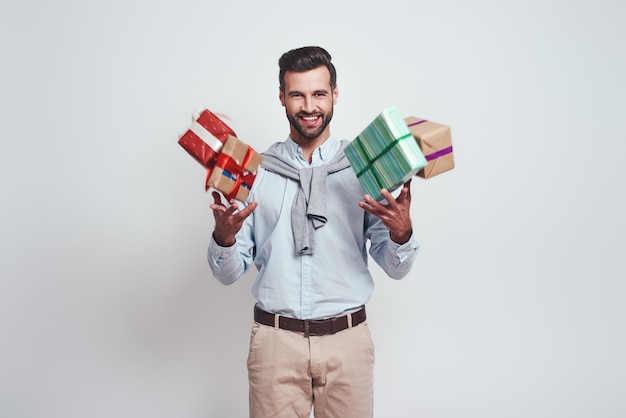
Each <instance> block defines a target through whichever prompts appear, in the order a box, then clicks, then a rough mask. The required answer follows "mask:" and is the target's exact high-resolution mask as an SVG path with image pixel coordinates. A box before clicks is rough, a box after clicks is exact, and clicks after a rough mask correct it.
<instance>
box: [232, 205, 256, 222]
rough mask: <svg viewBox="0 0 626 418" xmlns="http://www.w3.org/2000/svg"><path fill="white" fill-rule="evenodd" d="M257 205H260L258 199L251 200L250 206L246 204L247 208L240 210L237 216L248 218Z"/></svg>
mask: <svg viewBox="0 0 626 418" xmlns="http://www.w3.org/2000/svg"><path fill="white" fill-rule="evenodd" d="M257 206H258V202H256V201H253V202H250V204H249V205H248V206H246V207H245V208H243V209H241V210H240V211H239V213H238V214H237V216H238V217H239V218H241V219H242V220H243V219H245V218H247V217H248V216H250V214H251V213H252V212H253V211H254V210H255V209H256V207H257Z"/></svg>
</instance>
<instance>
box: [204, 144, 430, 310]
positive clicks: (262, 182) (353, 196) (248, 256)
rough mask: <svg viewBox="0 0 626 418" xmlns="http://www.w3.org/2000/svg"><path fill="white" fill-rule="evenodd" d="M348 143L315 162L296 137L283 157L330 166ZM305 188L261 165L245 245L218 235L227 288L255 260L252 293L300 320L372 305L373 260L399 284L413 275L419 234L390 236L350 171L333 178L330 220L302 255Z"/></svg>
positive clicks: (215, 254)
mask: <svg viewBox="0 0 626 418" xmlns="http://www.w3.org/2000/svg"><path fill="white" fill-rule="evenodd" d="M340 148H341V143H340V142H339V141H338V140H337V139H335V138H334V137H333V136H332V135H331V136H330V138H329V139H328V140H327V141H326V142H325V143H324V144H322V146H320V147H319V148H317V149H316V150H315V151H314V153H313V156H312V161H311V164H309V163H308V161H307V160H305V159H304V158H303V156H302V149H301V148H300V146H298V145H297V144H296V143H295V142H294V141H293V140H292V139H291V138H287V140H286V141H285V142H283V143H281V144H280V146H279V152H280V153H281V155H283V157H286V158H288V159H289V160H291V161H293V162H294V164H296V165H297V166H298V167H302V168H306V167H315V166H320V165H323V164H326V163H327V162H328V161H330V160H331V159H332V158H333V156H334V155H335V154H336V153H337V152H341V151H340ZM298 188H299V183H298V182H297V181H295V180H290V179H287V178H285V177H282V176H280V175H278V174H275V173H272V172H269V171H267V170H265V169H263V168H261V169H260V170H259V172H258V174H257V177H256V179H255V181H254V184H253V186H252V189H251V191H250V195H249V197H248V201H247V202H246V204H247V203H248V202H251V201H253V200H256V201H257V202H258V203H259V204H258V206H257V208H256V209H255V210H254V212H252V214H251V215H250V216H249V217H248V218H247V219H246V221H245V222H244V224H243V226H242V228H241V230H240V231H239V233H238V234H237V236H236V239H237V242H236V244H235V245H232V246H230V247H221V246H220V245H218V244H217V243H216V242H215V240H214V239H213V238H211V242H210V244H209V250H208V262H209V266H210V267H211V270H212V271H213V274H214V276H215V277H216V278H217V279H218V280H219V281H220V282H221V283H223V284H231V283H233V282H235V281H236V280H237V279H239V278H240V277H241V276H242V275H243V274H244V273H245V272H246V271H247V270H248V269H249V268H250V267H251V265H252V264H253V263H254V265H255V266H256V268H257V270H258V275H257V277H256V280H255V281H254V284H253V285H252V295H253V296H254V298H255V299H256V300H257V303H258V305H259V307H260V308H261V309H263V310H265V311H268V312H272V313H277V314H280V315H284V316H289V317H292V318H299V319H321V318H328V317H332V316H335V315H339V314H342V313H344V312H349V311H352V310H354V309H355V308H358V307H359V306H361V305H365V304H366V303H367V302H368V301H369V299H370V296H371V294H372V291H373V289H374V281H373V279H372V275H371V274H370V272H369V270H368V266H367V263H368V255H367V254H368V249H367V244H368V241H369V254H370V255H371V257H372V259H374V261H376V263H378V264H379V265H380V266H381V267H382V268H383V270H384V271H385V272H386V273H387V274H388V275H389V276H390V277H392V278H394V279H401V278H403V277H404V276H406V274H407V273H408V272H409V270H410V269H411V267H412V265H413V261H414V260H415V257H416V256H417V253H418V251H419V245H418V243H417V242H416V240H415V239H414V237H413V236H411V238H410V239H409V241H408V242H406V243H405V244H402V245H399V244H397V243H395V242H393V241H392V240H391V238H390V237H389V230H388V229H387V228H386V227H385V226H384V225H383V223H382V221H381V220H380V219H379V218H377V217H375V216H373V215H371V214H369V213H368V212H366V211H364V210H363V209H361V208H360V207H359V205H358V203H359V202H360V201H362V200H363V194H364V191H363V188H362V187H361V185H360V183H359V181H358V180H357V178H356V176H355V174H354V171H353V170H351V169H350V168H348V169H345V170H342V171H339V172H337V173H333V174H330V175H329V176H328V178H327V179H326V191H327V193H326V204H327V216H328V221H327V222H326V224H325V225H324V226H323V227H321V228H318V229H317V230H316V231H315V251H314V253H313V254H310V255H298V254H296V250H295V248H294V240H293V233H292V225H291V207H292V204H293V200H294V198H295V196H296V193H297V191H298Z"/></svg>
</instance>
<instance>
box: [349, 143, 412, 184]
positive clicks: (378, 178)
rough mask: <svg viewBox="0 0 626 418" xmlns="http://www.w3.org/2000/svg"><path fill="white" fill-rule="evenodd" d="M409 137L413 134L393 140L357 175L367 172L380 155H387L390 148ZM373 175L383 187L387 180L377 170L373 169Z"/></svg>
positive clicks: (358, 176)
mask: <svg viewBox="0 0 626 418" xmlns="http://www.w3.org/2000/svg"><path fill="white" fill-rule="evenodd" d="M407 138H413V135H412V134H407V135H404V136H401V137H400V138H397V139H394V140H393V141H392V142H390V143H389V144H388V145H387V146H386V147H385V148H384V149H383V150H382V151H381V153H380V154H378V155H377V156H375V157H374V158H373V159H372V160H369V161H368V163H367V165H366V166H365V167H364V168H363V169H362V170H361V171H359V172H358V173H357V175H356V177H357V178H360V177H361V176H362V175H363V174H364V173H365V172H367V170H369V169H371V168H372V165H373V164H374V162H376V160H378V159H379V158H380V157H382V156H383V155H385V154H386V153H387V152H388V151H389V150H390V149H392V148H393V147H395V146H396V145H398V143H399V142H400V141H402V140H405V139H407ZM372 175H373V176H374V179H375V180H376V183H377V184H378V186H379V187H382V186H383V185H384V184H385V182H384V181H383V179H382V178H380V176H379V175H378V172H377V171H376V170H372Z"/></svg>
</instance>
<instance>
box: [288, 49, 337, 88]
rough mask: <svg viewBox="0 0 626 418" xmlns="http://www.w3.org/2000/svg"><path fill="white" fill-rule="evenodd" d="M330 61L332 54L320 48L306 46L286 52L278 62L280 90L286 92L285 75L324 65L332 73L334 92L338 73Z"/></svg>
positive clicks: (331, 83) (331, 85)
mask: <svg viewBox="0 0 626 418" xmlns="http://www.w3.org/2000/svg"><path fill="white" fill-rule="evenodd" d="M330 60H331V56H330V54H329V53H328V52H327V51H326V50H325V49H324V48H321V47H319V46H304V47H302V48H296V49H292V50H291V51H288V52H285V53H284V54H283V55H282V56H281V57H280V59H279V60H278V66H279V68H280V72H279V73H278V82H279V83H280V89H281V90H282V91H283V92H284V91H285V73H286V72H287V71H308V70H312V69H314V68H317V67H320V66H322V65H323V66H325V67H326V68H328V72H330V88H331V90H334V89H335V85H336V84H337V71H336V70H335V66H334V65H333V63H332V62H330Z"/></svg>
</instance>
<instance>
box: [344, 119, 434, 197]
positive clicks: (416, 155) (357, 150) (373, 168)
mask: <svg viewBox="0 0 626 418" xmlns="http://www.w3.org/2000/svg"><path fill="white" fill-rule="evenodd" d="M344 153H345V154H346V157H347V158H348V161H350V164H351V165H352V169H353V170H354V172H355V173H356V176H357V178H358V179H359V182H360V183H361V185H362V186H363V189H365V193H367V194H369V195H370V196H372V197H373V198H374V199H376V200H380V199H381V198H382V196H381V194H380V189H387V190H389V191H390V192H391V191H394V190H396V189H397V188H398V187H400V186H401V185H403V184H404V183H406V182H407V181H408V180H409V179H410V178H411V177H413V176H414V175H415V174H416V173H417V172H418V171H419V170H421V169H422V168H424V167H425V166H426V164H427V161H426V159H425V158H424V154H422V151H421V150H420V148H419V145H418V144H417V142H416V141H415V139H414V138H413V135H412V134H411V131H410V130H409V127H408V126H407V124H406V122H405V121H404V119H403V118H402V116H400V113H398V110H397V109H396V108H395V107H392V108H389V109H385V110H383V111H382V112H381V114H380V115H379V116H378V117H377V118H376V119H374V121H373V122H372V123H370V124H369V125H368V126H367V127H366V128H365V129H364V130H363V132H361V134H360V135H359V136H357V137H356V138H355V139H354V141H352V142H351V143H349V144H348V145H347V146H346V147H345V148H344Z"/></svg>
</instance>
